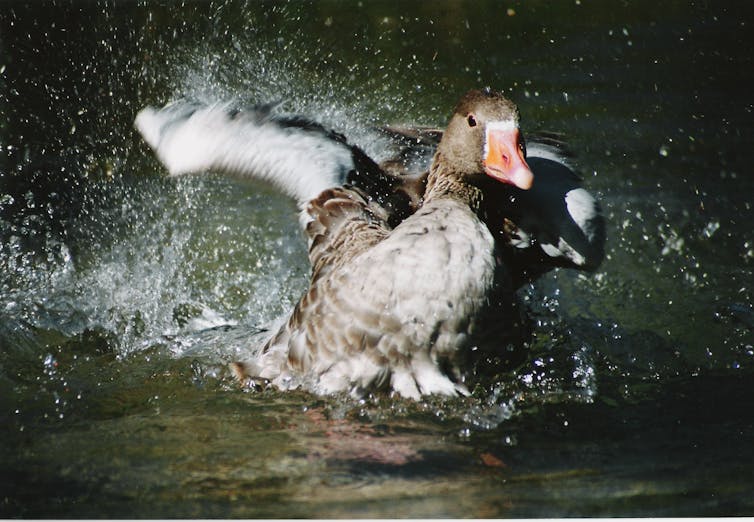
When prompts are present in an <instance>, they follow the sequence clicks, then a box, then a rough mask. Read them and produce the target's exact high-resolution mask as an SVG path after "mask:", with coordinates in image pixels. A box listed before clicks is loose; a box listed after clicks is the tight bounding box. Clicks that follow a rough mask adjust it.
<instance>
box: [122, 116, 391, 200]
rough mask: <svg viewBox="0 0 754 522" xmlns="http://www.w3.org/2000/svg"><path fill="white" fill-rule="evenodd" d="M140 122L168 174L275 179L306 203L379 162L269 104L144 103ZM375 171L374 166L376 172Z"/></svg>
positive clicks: (336, 136) (375, 175) (317, 126)
mask: <svg viewBox="0 0 754 522" xmlns="http://www.w3.org/2000/svg"><path fill="white" fill-rule="evenodd" d="M135 126H136V128H137V129H138V130H139V132H140V133H141V135H142V136H143V137H144V139H145V140H146V141H147V143H148V144H149V145H150V146H151V147H152V149H154V151H155V153H156V155H157V157H158V158H159V159H160V161H161V162H162V163H163V164H164V165H165V167H166V168H167V169H168V171H169V173H170V175H171V176H180V175H182V174H190V173H199V172H204V171H207V170H214V171H219V172H222V173H225V174H229V175H232V176H235V177H238V178H242V179H244V178H245V179H259V180H264V181H267V182H270V183H272V184H273V185H274V186H276V187H277V188H278V189H279V190H281V191H282V192H283V193H285V194H287V195H288V196H290V197H292V198H293V199H295V200H296V202H297V203H298V205H299V208H301V209H302V210H304V209H305V208H306V205H307V203H308V202H309V201H310V200H312V199H314V198H316V197H317V196H318V195H319V194H320V193H321V192H322V191H323V190H325V189H327V188H331V187H336V186H341V185H343V184H344V183H346V182H347V181H348V180H349V178H353V177H359V175H360V174H361V175H365V176H366V175H367V174H369V175H368V176H367V177H368V178H369V179H373V178H379V173H380V172H381V171H380V169H379V167H378V166H377V165H376V164H375V163H374V162H373V161H372V160H371V159H369V158H368V157H367V156H366V155H365V154H364V153H363V152H362V151H361V150H360V149H358V148H357V147H354V146H352V145H349V144H348V143H347V142H346V140H345V138H344V137H343V136H342V135H340V134H337V133H335V132H333V131H329V130H327V129H325V128H324V127H323V126H322V125H320V124H318V123H316V122H313V121H311V120H309V119H306V118H303V117H301V116H295V115H282V114H278V113H277V111H276V110H275V107H274V106H272V105H262V106H255V107H248V108H244V109H237V108H235V107H234V106H232V105H230V104H227V103H225V104H221V103H216V104H212V105H203V104H199V103H193V102H189V101H178V102H175V103H172V104H169V105H167V106H165V107H163V108H162V109H155V108H152V107H147V108H145V109H143V110H142V111H141V112H139V114H138V115H137V117H136V121H135ZM372 171H374V173H372Z"/></svg>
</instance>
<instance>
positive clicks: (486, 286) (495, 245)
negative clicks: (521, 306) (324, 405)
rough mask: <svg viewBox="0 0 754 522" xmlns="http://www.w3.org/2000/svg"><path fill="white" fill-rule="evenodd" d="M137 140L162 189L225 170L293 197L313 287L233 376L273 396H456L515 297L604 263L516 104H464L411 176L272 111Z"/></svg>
mask: <svg viewBox="0 0 754 522" xmlns="http://www.w3.org/2000/svg"><path fill="white" fill-rule="evenodd" d="M136 127H137V128H138V129H139V131H140V132H141V134H142V135H143V136H144V138H145V140H146V141H147V142H148V143H149V144H150V146H151V147H152V148H153V149H154V150H155V152H156V154H157V156H158V157H159V158H160V160H161V161H162V162H163V164H164V165H165V166H166V167H167V168H168V170H169V172H170V174H171V175H174V176H175V175H181V174H186V173H192V172H201V171H204V170H222V171H225V172H229V173H231V174H235V175H237V176H240V177H251V178H256V179H263V180H267V181H270V182H272V183H273V184H275V185H277V186H278V187H279V188H280V189H282V190H283V192H285V193H286V194H289V195H290V196H292V197H293V198H294V199H296V201H297V203H298V205H299V207H300V209H301V211H302V213H301V218H302V224H303V226H304V229H305V231H306V235H307V237H308V239H309V258H310V262H311V265H312V274H311V280H310V285H309V288H308V290H307V291H306V292H305V294H304V295H303V296H302V298H301V300H300V301H299V302H298V304H297V305H296V306H295V308H294V310H293V311H292V312H291V314H290V316H289V318H288V320H287V321H286V322H285V323H284V324H283V325H282V326H281V327H280V329H279V330H278V331H277V332H275V333H274V334H273V335H272V336H271V338H270V339H269V340H268V341H267V343H266V344H265V345H264V347H263V348H262V350H261V352H260V353H259V355H258V356H257V357H256V358H255V359H254V360H252V361H249V362H245V363H238V364H236V365H235V368H236V369H237V371H238V372H239V373H242V374H243V375H245V376H248V377H251V378H253V379H255V380H265V381H267V382H271V383H272V384H273V385H275V386H277V387H278V388H280V389H290V388H295V387H305V388H306V389H309V390H311V391H314V392H316V393H320V394H329V393H334V392H340V391H351V392H355V393H361V392H364V391H371V390H379V389H384V390H389V391H393V392H396V393H397V394H399V395H401V396H404V397H409V398H413V399H417V398H419V397H421V396H422V395H428V394H442V395H454V394H467V393H468V388H467V383H466V381H467V378H468V377H469V375H468V362H469V360H470V354H471V353H473V352H480V353H494V350H495V349H496V348H497V347H499V342H500V338H501V337H504V336H505V334H506V332H505V331H504V329H505V328H506V325H508V326H509V325H510V322H507V323H506V322H505V321H501V320H500V319H501V316H504V315H506V314H511V313H515V312H513V307H512V305H511V303H513V301H514V297H513V292H514V290H515V288H516V287H517V286H518V285H520V284H522V282H524V281H526V280H531V279H533V278H535V277H536V276H537V275H539V274H540V273H543V272H544V271H546V270H548V269H549V268H552V266H561V265H562V266H573V267H576V268H583V269H593V268H595V267H596V266H597V265H598V264H599V262H600V261H601V258H602V252H603V247H602V245H603V243H604V224H603V222H602V217H601V214H600V211H599V206H598V205H597V203H596V201H595V200H594V198H592V197H591V195H589V193H588V192H586V191H585V190H584V189H583V188H581V187H580V185H579V180H578V178H577V177H576V176H575V174H573V172H572V171H571V169H570V168H569V167H568V165H567V163H566V162H565V160H564V159H563V158H562V157H561V156H560V155H558V154H557V153H556V150H555V149H554V148H552V147H549V148H548V147H547V146H546V145H545V144H541V145H538V146H535V147H530V150H529V153H528V155H527V153H526V147H525V145H524V141H523V136H522V134H521V132H520V129H519V115H518V110H517V108H516V106H515V105H514V104H513V103H512V102H511V101H509V100H508V99H507V98H505V97H504V96H503V95H502V94H500V93H497V92H494V91H491V90H484V91H471V92H469V93H467V94H466V95H465V96H464V97H463V98H462V99H461V101H460V102H459V104H458V105H457V107H456V109H455V111H454V114H453V116H452V118H451V120H450V122H449V124H448V127H447V129H446V130H445V131H444V132H443V133H442V134H441V135H440V134H438V133H436V134H435V136H436V139H435V142H434V143H429V144H428V146H427V148H428V149H430V150H433V156H432V161H431V165H430V167H429V170H428V173H426V174H420V175H413V176H412V175H407V174H405V173H404V172H396V169H395V165H396V163H395V162H392V165H388V164H383V165H382V166H380V165H378V164H376V163H375V162H374V161H372V160H371V159H370V158H369V157H368V156H367V155H366V154H364V153H363V152H362V151H361V150H360V149H359V148H357V147H354V146H352V145H350V144H348V142H347V141H346V139H345V138H344V137H343V136H342V135H340V134H337V133H335V132H333V131H329V130H327V129H325V128H324V127H322V126H321V125H319V124H317V123H315V122H311V121H310V120H307V119H305V118H301V117H298V116H284V115H280V114H278V113H276V112H275V110H274V108H273V107H272V106H260V107H255V108H252V109H249V110H245V111H238V110H234V109H231V108H230V107H229V106H224V105H214V106H201V105H197V104H192V103H186V102H179V103H177V104H172V105H169V106H167V107H165V108H163V109H161V110H155V109H152V108H147V109H144V110H143V111H142V112H141V113H139V115H138V116H137V119H136ZM404 134H405V133H404ZM549 203H553V204H554V205H553V207H552V208H549V207H548V208H544V207H546V206H547V205H548V204H549ZM563 219H564V220H565V223H559V222H557V221H558V220H563ZM542 267H544V268H542ZM488 350H489V351H488Z"/></svg>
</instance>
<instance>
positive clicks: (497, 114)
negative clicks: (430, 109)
mask: <svg viewBox="0 0 754 522" xmlns="http://www.w3.org/2000/svg"><path fill="white" fill-rule="evenodd" d="M434 163H435V164H440V163H442V164H445V165H446V166H448V167H450V168H451V169H452V171H453V172H454V173H455V175H456V176H458V177H460V178H462V180H463V181H464V182H466V183H469V184H472V185H478V184H479V183H480V182H481V180H482V179H484V178H485V176H487V177H489V178H492V179H494V180H496V181H499V182H502V183H507V184H510V185H514V186H516V187H518V188H520V189H523V190H528V189H529V188H530V187H531V186H532V183H533V181H534V174H532V171H531V169H530V168H529V165H528V164H527V163H526V149H525V146H524V139H523V135H522V134H521V131H520V129H519V114H518V108H517V107H516V105H515V104H514V103H513V102H512V101H510V100H509V99H508V98H506V97H505V96H503V95H502V94H501V93H499V92H496V91H493V90H490V89H484V90H473V91H469V92H468V93H466V94H465V95H464V96H463V98H461V100H460V102H459V103H458V105H457V106H456V108H455V111H454V112H453V116H452V117H451V119H450V122H449V123H448V126H447V129H446V131H445V132H444V133H443V137H442V140H441V141H440V144H439V145H438V147H437V156H435V161H434Z"/></svg>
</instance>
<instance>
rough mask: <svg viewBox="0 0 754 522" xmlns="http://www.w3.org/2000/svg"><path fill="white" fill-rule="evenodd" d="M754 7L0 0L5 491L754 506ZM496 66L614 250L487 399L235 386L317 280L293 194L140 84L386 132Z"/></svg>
mask: <svg viewBox="0 0 754 522" xmlns="http://www.w3.org/2000/svg"><path fill="white" fill-rule="evenodd" d="M752 14H753V13H752V9H750V8H748V7H745V6H744V7H741V6H739V5H738V4H737V3H727V2H722V3H720V2H715V3H706V2H683V1H675V2H663V3H661V4H658V3H656V2H630V3H622V2H587V1H576V2H561V3H555V4H553V3H551V2H538V1H531V0H530V1H526V2H508V3H502V4H501V3H499V2H439V3H434V2H433V3H425V2H416V3H409V2H403V3H398V4H396V5H394V4H393V3H392V2H364V3H362V4H361V5H358V4H353V3H350V2H334V1H326V2H324V1H323V2H307V3H303V2H289V3H275V2H250V3H235V2H233V3H230V2H228V3H222V2H201V3H193V2H185V3H181V4H172V3H163V4H161V5H153V4H151V3H144V4H141V3H116V4H111V3H104V2H103V3H97V2H73V3H45V4H39V3H32V4H30V5H29V4H26V3H22V2H11V3H9V4H6V5H5V6H4V9H3V10H2V12H0V28H1V29H0V51H2V52H0V111H1V112H2V115H3V117H2V119H0V150H2V152H1V153H0V242H1V243H0V438H1V439H2V444H0V459H1V462H2V473H0V513H2V514H3V515H5V516H27V517H35V516H36V517H102V516H124V517H176V516H191V517H236V516H240V517H394V516H395V517H399V516H405V517H550V516H687V515H744V514H745V515H752V514H754V500H752V496H751V490H752V488H753V487H754V449H752V448H754V444H752V442H754V393H753V392H754V385H752V378H753V377H754V364H753V363H754V333H753V332H752V329H754V312H753V311H752V306H753V305H754V299H753V297H752V293H753V289H752V281H753V280H754V279H753V278H752V272H753V271H754V231H753V229H752V226H751V223H752V222H753V218H754V212H753V211H752V202H751V200H752V194H754V181H753V179H752V175H751V173H750V171H749V165H750V163H751V160H752V157H753V156H754V152H752V147H751V136H752V131H753V130H754V129H753V127H754V115H753V114H752V113H753V112H754V105H753V104H752V102H751V96H750V90H751V86H752V85H753V84H754V82H753V81H752V80H753V78H752V76H753V75H754V67H753V65H754V64H753V63H752V61H753V60H752V57H751V54H750V53H748V52H747V51H746V49H747V48H748V47H747V46H748V42H749V41H750V37H751V32H752V31H751V27H752V23H754V17H753V16H752ZM486 85H489V86H493V87H495V88H498V89H501V90H504V91H505V92H507V93H509V95H510V96H511V97H512V98H513V99H514V100H515V101H516V102H517V103H518V104H519V106H520V108H521V111H522V115H523V120H524V126H525V128H526V129H531V130H550V131H557V132H562V133H564V135H565V136H566V137H567V138H568V140H569V142H570V144H571V145H572V147H573V148H574V149H575V151H576V152H577V154H578V157H577V163H578V166H579V167H580V169H581V172H582V174H583V176H584V177H585V183H586V184H587V186H588V187H589V189H590V190H591V191H593V192H594V193H595V194H597V195H598V196H599V197H600V199H601V201H602V203H603V207H604V210H605V214H606V216H607V218H608V247H607V258H606V260H605V262H604V263H603V265H602V266H601V267H600V269H599V270H598V272H597V273H595V274H591V275H584V274H579V273H576V272H569V271H556V272H553V273H551V274H548V275H547V276H545V277H544V278H542V279H541V280H540V281H539V282H537V283H536V284H535V285H533V286H531V287H527V288H524V289H522V291H521V298H522V299H524V300H525V302H526V303H527V306H528V312H529V314H530V316H531V318H532V320H533V321H534V323H535V324H536V328H535V334H534V337H533V339H532V342H531V352H530V354H529V356H528V357H527V360H526V361H525V362H524V363H523V365H522V366H521V367H520V368H518V369H516V370H515V371H513V372H510V373H505V374H501V375H499V376H498V377H497V378H496V379H495V383H494V384H493V385H491V386H489V387H486V388H484V389H480V390H477V391H476V393H475V394H474V396H473V397H471V398H469V399H457V400H447V399H446V400H428V401H426V402H422V403H412V402H410V401H402V400H394V399H387V398H385V397H381V398H373V399H370V400H367V401H364V402H361V403H359V402H355V401H352V400H347V399H343V398H324V399H323V398H317V397H314V396H311V395H308V394H305V393H299V392H294V393H279V392H275V391H272V390H266V391H250V390H241V389H239V388H238V387H237V386H236V385H235V384H234V383H233V381H232V379H231V378H230V376H229V375H228V372H227V369H226V367H225V365H224V364H223V363H224V361H226V360H228V359H232V358H233V356H234V355H235V354H238V353H241V352H243V351H244V350H245V349H247V346H248V343H249V342H250V340H252V339H254V338H255V335H256V334H257V332H258V331H259V329H260V328H262V327H264V326H265V325H266V324H268V323H269V322H270V321H273V320H275V319H276V318H279V317H280V316H281V315H282V314H284V313H285V312H286V310H288V309H289V308H290V307H291V306H292V305H293V303H295V302H296V300H297V299H298V297H299V295H300V294H301V292H302V290H303V289H304V287H305V285H306V279H307V275H308V266H307V261H306V256H305V247H304V242H303V240H302V238H301V236H300V233H299V231H298V229H297V223H296V220H295V216H294V214H295V208H294V205H293V204H292V203H291V202H289V201H287V200H286V199H285V198H283V197H282V196H279V195H277V194H275V193H274V192H273V191H272V190H271V189H269V188H268V187H265V186H261V185H254V184H238V183H235V182H233V181H229V180H225V179H221V178H219V177H216V176H212V175H205V176H197V177H191V178H185V179H181V180H178V181H175V180H167V179H165V177H164V174H165V172H164V170H163V169H162V167H161V166H160V165H159V164H158V162H157V161H156V159H155V158H154V157H153V155H152V153H151V151H150V150H149V149H148V147H147V146H146V145H145V144H144V143H143V142H142V141H141V140H140V138H139V137H138V135H137V134H136V133H135V131H134V130H133V128H132V122H133V118H134V116H135V114H136V113H137V112H138V110H140V109H141V108H142V107H144V106H146V105H150V104H151V105H161V104H163V103H166V102H168V101H170V100H173V99H177V98H181V97H191V98H194V99H198V100H201V101H215V100H228V99H233V100H236V101H238V102H240V103H254V102H269V101H278V100H280V101H282V102H283V104H284V107H285V108H286V109H287V110H291V111H296V112H301V113H304V114H306V115H309V116H311V117H313V118H315V119H317V120H319V121H322V122H323V123H325V124H327V125H328V126H331V127H333V128H334V129H336V130H337V131H339V132H342V133H344V134H346V135H347V136H348V137H349V139H350V140H351V141H353V142H354V143H357V144H359V145H361V146H362V147H364V148H365V149H366V150H367V151H368V152H369V153H370V154H373V155H374V156H375V157H377V158H380V157H381V155H382V156H384V154H385V150H384V142H383V141H381V139H380V138H379V136H378V135H377V134H376V132H375V131H374V127H375V126H377V125H380V124H384V123H415V124H426V125H443V124H444V123H445V121H446V118H447V117H448V115H449V113H450V112H451V110H452V108H453V105H454V103H455V101H456V99H457V98H458V97H459V96H460V94H462V93H463V92H465V91H466V90H467V89H469V88H474V87H480V86H486Z"/></svg>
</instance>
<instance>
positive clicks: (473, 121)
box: [466, 114, 476, 127]
mask: <svg viewBox="0 0 754 522" xmlns="http://www.w3.org/2000/svg"><path fill="white" fill-rule="evenodd" d="M466 121H467V122H469V127H476V118H474V115H473V114H469V115H468V117H467V118H466Z"/></svg>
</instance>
